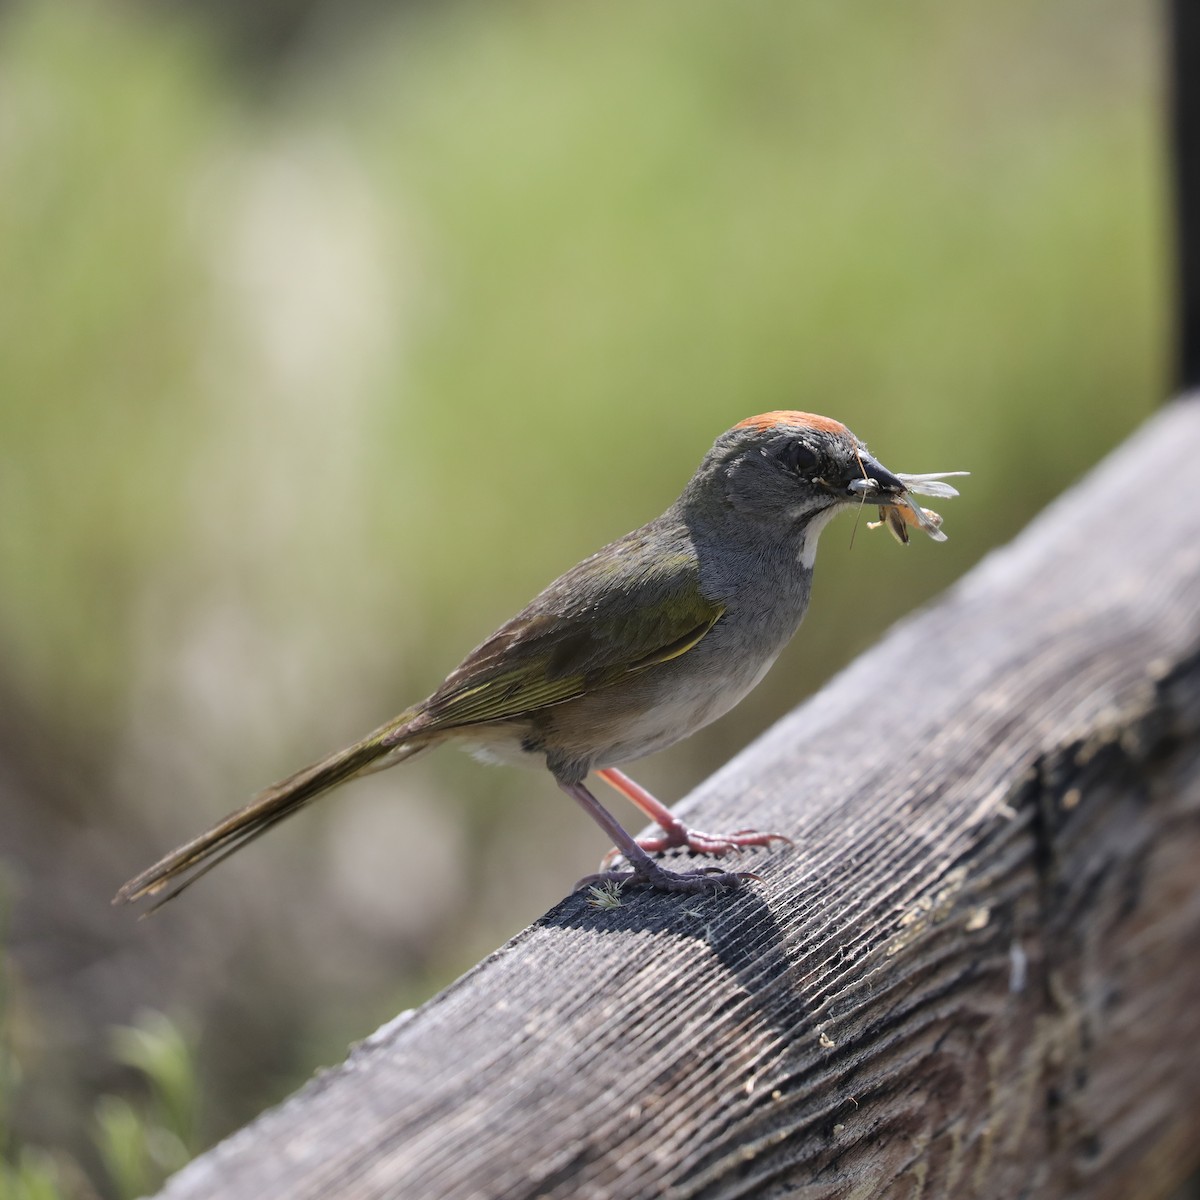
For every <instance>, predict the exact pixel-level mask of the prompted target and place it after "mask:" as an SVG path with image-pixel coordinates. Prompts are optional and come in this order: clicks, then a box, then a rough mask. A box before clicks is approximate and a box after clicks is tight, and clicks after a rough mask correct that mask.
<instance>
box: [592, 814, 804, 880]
mask: <svg viewBox="0 0 1200 1200" xmlns="http://www.w3.org/2000/svg"><path fill="white" fill-rule="evenodd" d="M772 842H786V843H787V845H789V846H793V845H795V843H794V842H793V841H792V839H791V838H790V837H788V836H787V834H785V833H762V832H760V831H759V830H757V829H739V830H737V831H736V832H734V833H705V832H704V830H702V829H692V828H691V827H689V826H687V825H685V824H684V823H683V822H682V821H679V820H674V819H672V821H671V822H670V823H669V824H664V825H663V826H662V832H661V833H656V834H652V835H651V836H650V837H644V838H638V839H637V844H638V845H639V846H640V847H641V848H642V849H643V850H645V851H646V853H647V854H662V853H663V852H664V851H666V850H674V849H675V848H676V847H682V848H683V849H685V850H689V851H691V853H692V854H703V855H707V856H709V857H711V858H723V857H724V856H725V855H726V854H731V853H732V852H733V851H735V850H742V849H745V848H746V847H747V846H770V845H771V843H772ZM620 853H621V852H620V850H617V849H613V850H610V851H609V852H608V854H607V855H605V857H604V861H603V862H602V863H601V864H600V867H601V869H602V870H604V869H607V868H608V866H609V865H610V864H611V863H612V862H613V860H614V859H616V858H618V857H619V856H620Z"/></svg>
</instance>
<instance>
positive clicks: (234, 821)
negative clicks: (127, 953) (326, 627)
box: [113, 713, 430, 915]
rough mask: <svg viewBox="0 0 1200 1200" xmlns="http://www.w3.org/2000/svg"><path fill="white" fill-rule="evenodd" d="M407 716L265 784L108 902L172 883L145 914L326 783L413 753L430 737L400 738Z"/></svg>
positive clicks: (300, 805) (332, 785)
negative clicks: (277, 780)
mask: <svg viewBox="0 0 1200 1200" xmlns="http://www.w3.org/2000/svg"><path fill="white" fill-rule="evenodd" d="M410 718H411V714H407V713H406V714H402V715H401V716H400V717H397V718H396V720H394V721H391V722H389V723H388V724H387V725H384V726H382V727H381V728H380V729H377V730H375V732H374V733H372V734H370V735H368V736H367V737H365V738H363V740H362V741H361V742H355V744H354V745H353V746H348V747H346V749H345V750H339V751H338V752H337V753H336V754H331V755H330V756H329V757H328V758H324V759H322V760H321V761H320V762H317V763H313V764H312V765H311V766H308V767H305V768H304V769H303V770H301V771H297V772H296V773H295V774H294V775H289V776H288V777H287V779H283V780H280V782H279V783H275V784H272V785H271V786H270V787H269V788H265V789H264V790H263V791H261V792H259V793H258V795H257V796H255V797H254V799H253V800H251V801H250V803H249V804H247V805H246V807H245V808H241V809H238V811H237V812H234V813H230V814H229V816H227V817H226V818H225V819H224V820H223V821H221V822H219V823H218V824H216V825H214V826H213V827H212V828H211V829H210V830H208V832H207V833H202V834H201V835H200V836H199V837H197V838H193V839H192V840H191V841H190V842H186V843H185V844H184V845H182V846H180V847H179V848H178V849H177V850H172V851H171V853H170V854H168V855H167V856H166V857H165V858H162V859H160V860H159V861H158V862H156V863H155V864H154V865H153V866H152V867H147V869H146V870H144V871H143V872H142V873H141V874H140V875H137V876H135V877H134V878H133V879H131V880H130V881H129V882H128V883H127V884H125V885H124V886H123V887H122V888H121V890H120V891H119V892H117V894H116V895H115V896H114V897H113V903H114V904H128V903H130V902H132V901H136V900H141V899H143V898H145V897H147V896H157V895H158V893H159V892H161V891H162V890H163V889H164V888H166V887H168V886H169V885H170V884H172V883H175V884H176V886H175V887H173V888H172V889H171V890H170V891H169V892H167V894H166V895H165V896H162V897H160V898H159V899H158V900H157V901H156V902H155V903H154V904H153V905H152V906H151V907H150V908H148V909H147V910H146V912H145V913H144V914H143V915H148V914H149V913H152V912H153V911H154V910H155V909H157V908H161V907H162V906H163V905H164V904H166V902H167V901H168V900H173V899H174V898H175V897H176V896H178V895H179V893H180V892H182V891H183V890H184V889H185V888H187V887H190V886H191V885H192V884H193V883H195V882H196V880H197V879H199V878H200V877H201V876H202V875H207V874H208V872H209V871H211V870H212V869H213V867H215V866H216V865H217V864H218V863H220V862H223V861H224V860H225V859H227V858H228V857H229V856H230V855H231V854H233V853H234V852H235V851H237V850H240V849H241V848H242V847H243V846H245V845H247V844H248V843H250V842H252V841H254V839H255V838H257V837H261V836H262V835H263V834H264V833H266V832H267V830H268V829H270V828H271V827H272V826H274V825H278V824H279V822H280V821H282V820H283V819H284V818H285V817H290V816H291V815H292V813H294V812H297V811H298V810H299V809H301V808H303V807H304V806H305V805H306V804H309V803H310V802H311V801H313V800H315V799H316V798H317V797H318V796H321V795H324V793H326V792H327V791H329V790H330V789H331V788H335V787H337V786H338V785H339V784H341V783H345V782H346V781H347V780H349V779H353V778H354V777H355V776H356V775H365V774H367V773H369V772H370V771H378V770H380V769H382V768H383V767H385V766H386V767H390V766H391V765H392V764H393V763H398V762H403V761H404V760H405V759H406V758H412V756H413V755H414V754H417V753H419V752H420V751H421V750H424V749H426V747H427V746H428V745H429V744H430V742H429V739H428V738H422V737H420V736H419V735H417V736H414V737H413V739H412V740H411V741H407V740H405V739H404V737H403V734H404V733H405V732H406V730H405V729H404V726H405V725H406V724H407V723H408V720H409V719H410ZM176 881H178V882H176Z"/></svg>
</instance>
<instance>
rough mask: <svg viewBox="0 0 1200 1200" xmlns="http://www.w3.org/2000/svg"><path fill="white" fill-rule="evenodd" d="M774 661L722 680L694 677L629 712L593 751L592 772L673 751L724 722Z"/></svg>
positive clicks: (660, 691) (748, 666) (753, 665)
mask: <svg viewBox="0 0 1200 1200" xmlns="http://www.w3.org/2000/svg"><path fill="white" fill-rule="evenodd" d="M772 661H773V660H771V659H768V660H766V661H761V660H760V661H757V662H754V663H746V664H743V666H742V669H741V670H736V671H733V672H731V673H729V674H726V675H724V676H723V677H722V678H720V679H714V678H712V677H711V676H706V675H696V676H695V677H692V678H687V679H683V680H679V681H677V682H676V683H675V685H674V686H673V687H670V688H661V689H656V691H658V695H657V696H654V695H651V696H650V697H647V701H648V702H646V703H643V704H637V705H633V706H631V708H632V709H633V710H634V711H632V712H630V713H629V716H630V718H631V719H630V720H628V721H624V722H614V723H613V725H612V726H610V728H609V730H608V733H609V737H608V738H607V739H606V741H605V744H604V745H602V746H599V747H598V748H597V750H598V752H597V755H596V758H595V763H594V765H595V767H596V768H603V767H610V766H617V765H618V764H620V763H623V762H631V761H633V760H634V759H638V758H645V757H646V756H647V755H649V754H656V753H657V752H658V751H659V750H665V749H666V748H667V747H668V746H673V745H674V744H675V743H676V742H678V741H680V740H681V739H682V738H686V737H689V736H690V735H691V734H693V733H695V732H696V731H697V730H699V729H703V728H704V726H705V725H708V724H709V723H710V722H712V721H715V720H716V719H717V718H718V717H723V716H724V715H725V714H726V713H727V712H728V711H729V710H730V709H731V708H733V707H734V705H736V704H737V703H738V702H739V701H740V700H741V699H742V697H744V696H745V695H746V694H747V693H748V692H750V691H751V690H752V689H753V688H754V687H755V685H756V684H758V682H759V681H760V680H761V679H762V677H763V676H764V675H765V674H766V673H767V671H768V669H769V668H770V666H771V662H772Z"/></svg>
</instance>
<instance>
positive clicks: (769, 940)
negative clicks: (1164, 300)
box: [162, 400, 1200, 1200]
mask: <svg viewBox="0 0 1200 1200" xmlns="http://www.w3.org/2000/svg"><path fill="white" fill-rule="evenodd" d="M1197 463H1200V401H1196V400H1188V401H1184V402H1179V403H1177V404H1175V405H1174V406H1172V407H1171V408H1169V409H1168V410H1166V411H1165V412H1164V413H1162V414H1161V415H1160V416H1158V417H1156V418H1155V419H1154V420H1153V421H1152V422H1151V423H1150V424H1149V426H1148V427H1147V428H1145V429H1144V430H1142V431H1141V432H1140V433H1139V434H1137V435H1136V436H1135V437H1134V438H1133V439H1132V440H1131V441H1130V442H1129V443H1128V444H1126V445H1125V446H1124V447H1123V448H1122V449H1121V450H1120V451H1118V453H1117V454H1115V455H1114V456H1113V457H1112V458H1111V459H1110V460H1109V461H1108V462H1107V463H1106V464H1104V465H1103V466H1102V467H1101V468H1099V469H1098V470H1097V471H1096V472H1094V473H1093V475H1092V476H1091V477H1089V478H1088V479H1087V480H1086V481H1085V482H1084V483H1083V484H1081V485H1080V486H1079V487H1077V488H1076V489H1075V490H1074V491H1073V492H1072V493H1070V494H1069V495H1068V496H1067V497H1065V498H1064V499H1062V500H1060V501H1059V502H1058V503H1057V504H1055V505H1054V506H1052V507H1051V509H1050V510H1048V511H1047V512H1046V513H1045V514H1043V516H1042V517H1041V518H1039V519H1038V520H1037V521H1036V522H1034V524H1033V525H1032V526H1031V527H1030V528H1029V529H1028V530H1027V531H1026V532H1025V533H1024V534H1023V535H1022V536H1021V537H1020V538H1019V539H1018V540H1017V541H1016V542H1015V543H1014V544H1013V545H1011V546H1010V547H1008V548H1006V549H1004V550H1002V551H999V552H997V553H995V554H993V555H992V556H991V557H989V558H987V559H986V560H985V561H984V562H983V563H981V564H980V566H979V567H978V568H977V569H976V570H975V571H974V572H972V573H971V575H970V576H968V577H967V578H966V579H965V580H964V581H962V582H961V583H960V584H959V585H958V586H956V587H954V588H953V589H951V591H950V592H949V593H948V594H947V595H946V596H945V597H944V598H942V599H941V600H940V601H939V602H938V603H937V604H936V605H934V606H932V607H930V608H929V609H927V610H925V611H924V612H922V613H919V614H918V615H916V616H914V617H912V618H909V619H907V620H905V621H903V622H901V623H900V624H899V625H898V626H897V627H896V628H895V629H894V630H893V631H892V632H891V633H890V634H889V635H888V636H887V637H886V638H885V639H884V641H883V642H882V643H881V644H880V645H879V646H877V647H876V648H875V649H874V650H872V651H871V652H870V653H868V654H866V655H864V656H863V657H862V658H861V659H860V660H859V661H858V662H857V663H855V664H854V665H853V666H852V667H850V668H849V669H848V670H847V671H845V672H844V673H843V674H842V675H840V676H839V677H838V678H837V679H835V680H834V681H833V682H832V683H831V684H830V685H829V686H828V687H826V688H825V689H824V690H823V691H822V692H821V693H820V694H819V695H817V696H816V697H815V698H814V699H813V700H811V701H810V702H809V703H807V704H805V705H804V706H803V707H802V708H801V709H799V710H798V711H797V712H795V713H794V714H792V715H791V716H790V717H789V718H787V719H786V720H784V721H782V722H781V723H780V724H779V725H777V726H776V727H775V728H774V729H773V730H771V731H770V732H769V733H768V734H767V735H766V736H765V737H764V738H762V739H761V740H760V741H758V742H757V743H756V744H755V745H753V746H752V747H750V749H748V750H747V751H746V752H745V753H744V754H742V755H741V756H740V757H739V758H737V759H736V760H735V761H734V762H732V763H730V764H729V766H728V767H727V768H725V769H724V770H722V771H721V772H720V773H719V774H717V775H716V776H715V777H714V778H713V779H711V780H710V781H709V782H708V783H706V784H705V785H704V786H703V787H701V788H700V789H699V790H698V791H697V793H696V794H695V795H694V796H693V797H692V799H691V801H690V802H689V804H688V805H687V810H688V813H689V815H690V816H691V817H692V818H693V819H694V820H695V821H696V822H697V823H698V824H700V825H701V826H706V825H713V826H728V825H730V824H733V825H735V826H736V825H756V826H759V827H762V828H780V829H783V830H785V831H787V832H788V833H790V834H792V835H793V836H794V837H795V839H796V846H795V848H794V849H788V850H781V851H778V852H773V853H771V854H769V855H767V854H762V855H760V856H758V857H755V858H754V859H753V860H752V861H753V864H754V867H755V869H756V870H759V871H761V873H762V876H763V881H762V883H761V884H759V885H756V886H754V887H752V888H750V889H748V890H747V891H745V892H743V893H741V894H738V895H729V894H725V895H720V896H716V897H712V898H704V899H697V898H695V897H679V896H665V895H657V894H646V893H643V892H634V893H631V894H630V895H629V896H628V898H627V900H626V902H625V904H624V906H623V907H621V908H619V909H615V910H610V911H603V910H597V909H596V908H593V907H590V906H589V905H588V903H587V902H586V900H585V898H584V897H582V896H579V895H575V896H571V897H569V898H568V899H566V900H564V901H563V902H562V903H561V904H560V905H559V906H558V907H556V908H555V909H553V910H552V911H551V912H550V913H548V914H547V915H546V916H545V917H544V918H542V920H540V921H539V922H537V924H535V925H533V926H532V927H531V928H529V929H527V930H525V931H524V932H523V933H522V934H521V935H520V936H518V937H517V938H515V939H514V940H513V941H512V942H511V943H509V944H508V945H506V946H504V947H503V948H502V949H500V950H499V951H497V952H496V954H494V955H493V956H492V957H490V958H489V959H487V960H486V961H484V962H483V963H481V964H480V965H479V966H478V967H476V968H475V969H474V970H472V971H471V972H470V973H468V974H467V975H466V976H465V977H464V978H462V979H461V980H459V981H458V982H457V983H456V984H454V985H453V986H452V987H450V988H449V989H447V990H446V991H445V992H443V993H442V994H441V995H439V996H437V997H436V998H435V999H433V1000H431V1001H430V1002H429V1003H428V1004H426V1005H425V1006H424V1007H423V1008H421V1009H420V1010H418V1011H416V1012H414V1013H411V1014H406V1015H405V1016H404V1017H403V1018H401V1019H398V1020H397V1021H395V1022H393V1023H392V1024H391V1025H390V1026H388V1027H386V1028H385V1029H383V1030H381V1031H380V1033H378V1034H377V1035H376V1036H375V1037H373V1038H371V1039H370V1040H369V1041H368V1042H367V1043H365V1044H364V1045H362V1046H360V1047H358V1048H357V1049H356V1050H355V1051H354V1052H353V1053H352V1054H351V1056H350V1058H349V1060H348V1061H347V1062H346V1063H345V1064H344V1065H343V1066H341V1067H339V1068H337V1069H335V1070H332V1071H329V1072H328V1073H326V1074H324V1075H322V1076H320V1077H319V1078H317V1079H315V1080H314V1081H313V1082H312V1083H310V1084H309V1085H308V1086H307V1087H305V1088H304V1089H303V1090H302V1091H300V1092H299V1093H297V1095H295V1096H294V1097H292V1098H291V1099H290V1100H288V1101H287V1102H286V1103H284V1104H283V1105H281V1106H280V1107H279V1108H277V1109H275V1110H274V1111H272V1112H269V1113H267V1114H266V1115H265V1116H263V1117H261V1118H260V1119H259V1120H257V1121H256V1122H254V1123H253V1124H252V1125H251V1126H249V1127H248V1128H247V1129H245V1130H243V1131H242V1132H240V1133H239V1134H237V1135H235V1136H234V1137H232V1138H230V1139H229V1140H228V1141H226V1142H225V1143H223V1144H222V1145H220V1146H218V1147H217V1148H216V1149H214V1150H212V1151H210V1152H209V1153H208V1154H206V1155H204V1156H203V1157H201V1158H200V1159H199V1160H197V1161H196V1162H195V1163H193V1164H192V1165H191V1166H190V1167H188V1168H187V1169H185V1170H184V1171H183V1172H181V1173H180V1174H179V1175H178V1176H176V1177H175V1179H174V1180H173V1181H171V1182H170V1183H169V1184H168V1185H167V1187H166V1188H165V1190H164V1191H163V1193H162V1195H163V1196H164V1197H169V1198H170V1200H192V1198H196V1197H221V1198H222V1200H239V1198H242V1197H245V1198H248V1200H268V1198H274V1197H279V1198H281V1200H282V1198H285V1197H286V1198H287V1200H305V1198H308V1197H312V1198H317V1197H319V1198H321V1200H330V1198H331V1197H339V1198H353V1200H375V1198H382V1197H417V1198H424V1197H430V1198H437V1200H452V1198H463V1200H465V1198H468V1197H470V1198H478V1197H507V1198H518V1197H589V1198H601V1197H612V1198H614V1200H616V1198H619V1200H630V1198H636V1197H671V1198H681V1197H735V1196H737V1197H744V1196H756V1197H766V1196H779V1195H785V1194H786V1195H798V1196H802V1197H805V1200H818V1198H821V1200H824V1198H828V1200H834V1198H837V1200H847V1198H852V1197H862V1198H865V1197H918V1196H920V1197H923V1198H930V1197H946V1198H953V1200H964V1198H970V1197H982V1198H1001V1197H1003V1198H1004V1200H1012V1198H1014V1197H1055V1198H1059V1197H1080V1198H1082V1197H1087V1198H1089V1200H1101V1198H1108V1197H1112V1198H1114V1200H1116V1198H1117V1197H1120V1198H1121V1200H1149V1198H1151V1197H1163V1196H1165V1195H1167V1194H1168V1193H1169V1191H1170V1189H1171V1187H1172V1186H1174V1185H1175V1184H1177V1183H1178V1182H1179V1181H1180V1180H1181V1179H1182V1178H1183V1177H1184V1176H1185V1175H1186V1173H1187V1171H1188V1170H1189V1168H1193V1167H1195V1166H1196V1165H1198V1164H1200V520H1198V518H1197V515H1196V514H1197V504H1196V499H1195V497H1194V496H1193V495H1192V481H1193V478H1194V476H1195V473H1196V465H1197ZM1014 486H1020V481H1019V480H1015V481H1014ZM879 603H880V604H884V605H886V604H887V591H886V583H885V584H884V585H883V586H882V587H881V588H880V594H879ZM528 866H531V864H527V867H528Z"/></svg>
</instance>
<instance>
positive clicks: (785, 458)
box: [779, 442, 821, 476]
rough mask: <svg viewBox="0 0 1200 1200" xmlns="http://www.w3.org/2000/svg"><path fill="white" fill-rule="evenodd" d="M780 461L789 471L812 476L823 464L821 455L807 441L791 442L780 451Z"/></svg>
mask: <svg viewBox="0 0 1200 1200" xmlns="http://www.w3.org/2000/svg"><path fill="white" fill-rule="evenodd" d="M779 461H780V463H781V464H782V465H783V467H784V468H785V469H786V470H788V471H794V472H795V473H796V474H797V475H804V476H811V475H812V474H813V473H814V472H815V471H816V470H817V468H818V467H819V466H820V465H821V456H820V455H819V454H818V453H817V452H816V451H815V450H814V449H813V448H812V447H811V446H809V445H808V444H807V443H805V442H789V443H788V444H787V445H786V446H785V447H784V448H783V450H782V451H781V452H780V455H779Z"/></svg>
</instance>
